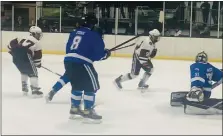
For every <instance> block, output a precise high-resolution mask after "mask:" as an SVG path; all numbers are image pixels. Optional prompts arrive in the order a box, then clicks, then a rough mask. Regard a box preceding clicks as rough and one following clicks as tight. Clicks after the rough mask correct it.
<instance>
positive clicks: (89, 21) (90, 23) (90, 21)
mask: <svg viewBox="0 0 223 136" xmlns="http://www.w3.org/2000/svg"><path fill="white" fill-rule="evenodd" d="M81 19H82V21H83V23H82V26H83V27H88V28H91V29H92V28H93V27H94V26H95V25H96V24H97V23H98V20H97V18H96V16H95V15H94V14H93V13H88V14H85V15H84V16H83V17H82V18H81Z"/></svg>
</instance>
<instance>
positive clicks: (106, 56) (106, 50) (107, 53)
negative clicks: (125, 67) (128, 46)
mask: <svg viewBox="0 0 223 136" xmlns="http://www.w3.org/2000/svg"><path fill="white" fill-rule="evenodd" d="M105 54H106V55H105V57H104V58H103V59H102V60H106V59H107V58H109V57H110V56H111V52H110V51H109V49H105Z"/></svg>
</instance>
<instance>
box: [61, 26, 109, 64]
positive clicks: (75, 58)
mask: <svg viewBox="0 0 223 136" xmlns="http://www.w3.org/2000/svg"><path fill="white" fill-rule="evenodd" d="M105 55H106V52H105V45H104V41H103V39H102V38H101V36H100V35H99V34H98V33H97V32H95V31H91V30H90V29H88V28H85V27H81V28H78V29H77V30H76V31H73V32H71V33H70V36H69V39H68V42H67V45H66V56H65V58H64V61H72V62H76V63H82V64H92V63H93V62H94V61H99V60H101V59H103V58H104V57H105Z"/></svg>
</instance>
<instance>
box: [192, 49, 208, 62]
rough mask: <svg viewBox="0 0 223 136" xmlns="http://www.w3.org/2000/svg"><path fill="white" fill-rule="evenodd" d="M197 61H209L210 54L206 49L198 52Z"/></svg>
mask: <svg viewBox="0 0 223 136" xmlns="http://www.w3.org/2000/svg"><path fill="white" fill-rule="evenodd" d="M195 62H202V63H207V62H208V55H207V53H205V52H204V51H202V52H200V53H198V54H197V56H196V58H195Z"/></svg>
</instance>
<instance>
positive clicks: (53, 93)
mask: <svg viewBox="0 0 223 136" xmlns="http://www.w3.org/2000/svg"><path fill="white" fill-rule="evenodd" d="M55 94H56V92H54V91H53V90H51V91H50V92H49V93H48V95H47V96H46V97H45V99H46V102H50V101H52V99H53V96H54V95H55Z"/></svg>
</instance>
